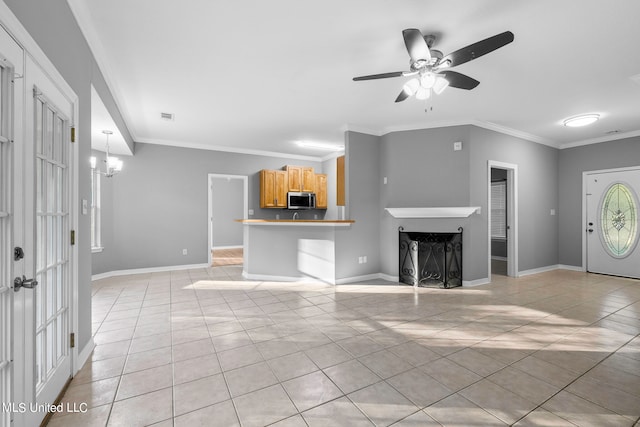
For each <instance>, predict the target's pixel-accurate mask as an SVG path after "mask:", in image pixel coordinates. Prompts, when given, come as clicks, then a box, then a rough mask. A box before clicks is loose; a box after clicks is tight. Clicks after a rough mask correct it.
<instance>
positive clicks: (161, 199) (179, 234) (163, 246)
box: [93, 143, 324, 274]
mask: <svg viewBox="0 0 640 427" xmlns="http://www.w3.org/2000/svg"><path fill="white" fill-rule="evenodd" d="M287 164H293V165H302V166H313V167H314V169H315V170H316V171H318V172H322V164H321V163H320V162H312V161H306V160H294V159H285V158H278V157H267V156H256V155H249V154H236V153H227V152H220V151H207V150H196V149H191V148H178V147H169V146H163V145H155V144H143V143H137V144H136V155H135V156H133V157H128V158H127V159H126V164H125V166H124V168H123V170H122V172H120V173H119V174H118V175H117V176H116V177H114V178H113V181H112V182H113V184H112V185H113V197H114V203H115V204H116V207H115V209H114V213H113V224H112V229H111V230H108V229H106V228H103V233H111V234H112V235H113V247H112V248H105V253H106V252H107V251H109V253H111V254H113V255H114V258H112V259H111V260H109V262H108V263H100V265H98V264H96V265H95V266H94V267H95V268H94V271H93V274H99V273H103V272H107V271H113V270H128V269H136V268H152V267H165V266H175V265H190V264H203V263H207V262H208V261H209V258H208V257H209V255H208V253H209V250H208V245H209V243H208V239H209V238H208V234H207V233H208V231H207V230H208V218H207V216H208V208H207V200H208V188H207V187H208V184H207V182H208V174H210V173H212V174H229V175H246V176H248V177H249V180H248V181H249V209H253V210H254V215H253V216H252V218H275V217H276V215H280V217H281V218H290V217H291V216H292V215H293V212H292V211H288V210H286V209H260V174H259V171H260V170H261V169H280V168H282V167H283V166H285V165H287ZM314 213H317V214H318V215H323V214H324V211H323V210H311V211H300V217H301V218H308V219H312V218H313V215H314ZM183 249H187V255H182V250H183ZM99 268H107V269H106V270H103V271H101V270H99Z"/></svg>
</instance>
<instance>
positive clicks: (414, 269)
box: [398, 227, 462, 288]
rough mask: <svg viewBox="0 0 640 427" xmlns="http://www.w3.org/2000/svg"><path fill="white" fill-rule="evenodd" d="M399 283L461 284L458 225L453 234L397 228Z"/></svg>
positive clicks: (445, 285) (418, 284)
mask: <svg viewBox="0 0 640 427" xmlns="http://www.w3.org/2000/svg"><path fill="white" fill-rule="evenodd" d="M398 231H399V241H400V265H399V270H400V282H402V283H406V284H408V285H413V286H425V287H439V288H454V287H457V286H462V227H459V228H458V232H457V233H424V232H412V231H404V228H403V227H399V228H398Z"/></svg>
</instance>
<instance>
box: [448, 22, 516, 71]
mask: <svg viewBox="0 0 640 427" xmlns="http://www.w3.org/2000/svg"><path fill="white" fill-rule="evenodd" d="M513 38H514V37H513V33H512V32H511V31H505V32H504V33H500V34H497V35H495V36H493V37H489V38H487V39H484V40H480V41H479V42H476V43H473V44H470V45H469V46H466V47H463V48H462V49H458V50H456V51H455V52H452V53H450V54H448V55H447V56H445V57H444V58H442V59H441V60H440V64H443V66H447V67H455V66H457V65H460V64H464V63H465V62H469V61H471V60H473V59H476V58H480V57H481V56H483V55H486V54H487V53H490V52H493V51H494V50H496V49H499V48H501V47H502V46H504V45H507V44H509V43H511V42H512V41H513Z"/></svg>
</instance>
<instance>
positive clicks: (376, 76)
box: [353, 71, 404, 82]
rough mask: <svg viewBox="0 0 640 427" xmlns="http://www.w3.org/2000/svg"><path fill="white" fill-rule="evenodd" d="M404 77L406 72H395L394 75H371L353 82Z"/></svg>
mask: <svg viewBox="0 0 640 427" xmlns="http://www.w3.org/2000/svg"><path fill="white" fill-rule="evenodd" d="M403 75H404V71H394V72H393V73H382V74H371V75H369V76H360V77H354V78H353V81H354V82H359V81H361V80H375V79H388V78H390V77H402V76H403Z"/></svg>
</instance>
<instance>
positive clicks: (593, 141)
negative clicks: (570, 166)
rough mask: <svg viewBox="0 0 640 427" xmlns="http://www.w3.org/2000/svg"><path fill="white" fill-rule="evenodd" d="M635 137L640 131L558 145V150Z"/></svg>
mask: <svg viewBox="0 0 640 427" xmlns="http://www.w3.org/2000/svg"><path fill="white" fill-rule="evenodd" d="M636 136H640V130H636V131H632V132H623V133H614V134H612V135H606V136H602V137H599V138H590V139H583V140H581V141H574V142H566V143H563V144H560V149H561V150H564V149H565V148H573V147H581V146H583V145H591V144H599V143H601V142H610V141H617V140H619V139H626V138H633V137H636Z"/></svg>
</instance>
